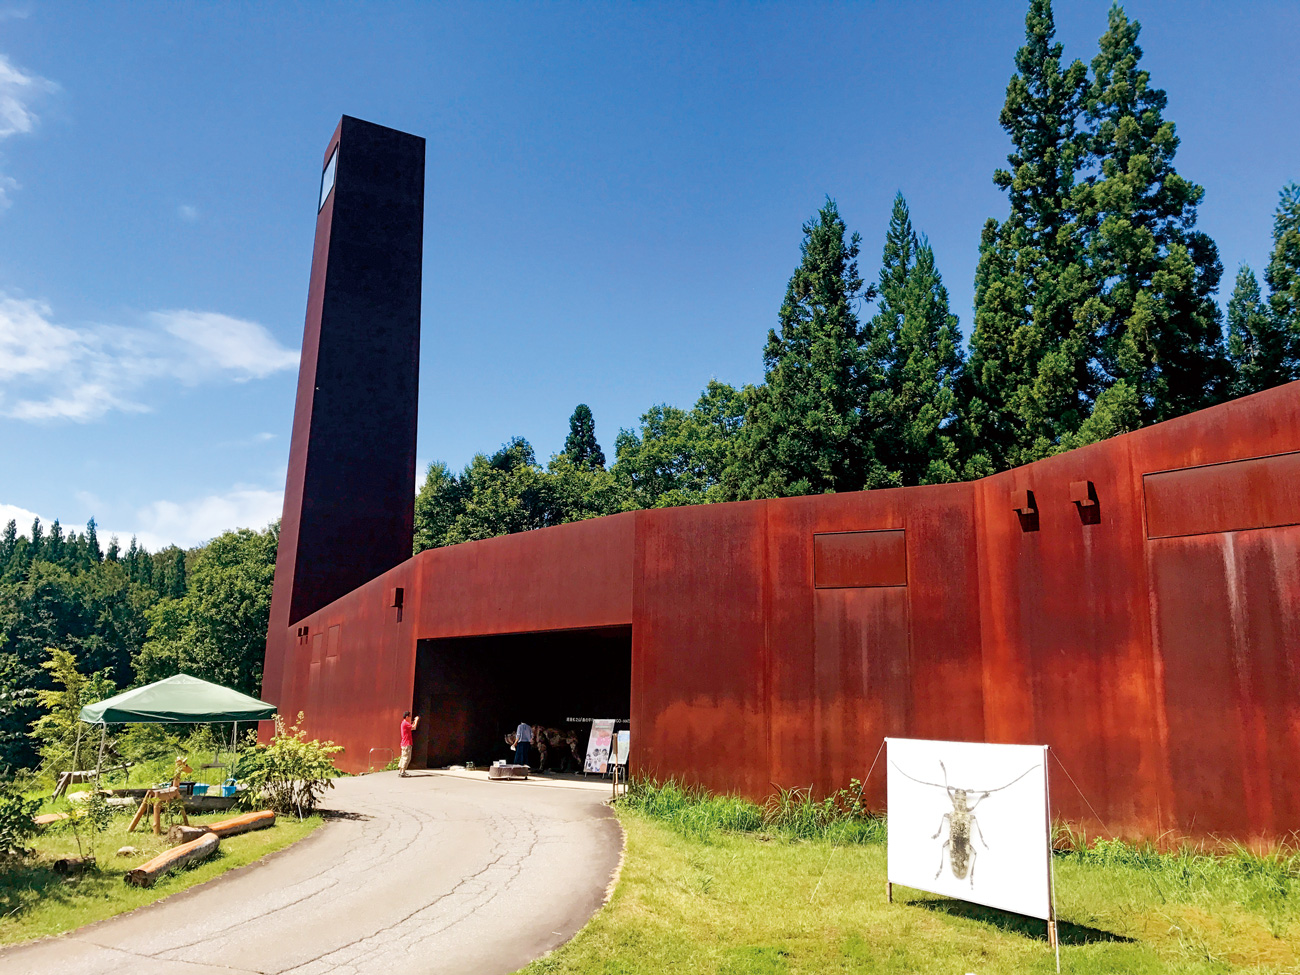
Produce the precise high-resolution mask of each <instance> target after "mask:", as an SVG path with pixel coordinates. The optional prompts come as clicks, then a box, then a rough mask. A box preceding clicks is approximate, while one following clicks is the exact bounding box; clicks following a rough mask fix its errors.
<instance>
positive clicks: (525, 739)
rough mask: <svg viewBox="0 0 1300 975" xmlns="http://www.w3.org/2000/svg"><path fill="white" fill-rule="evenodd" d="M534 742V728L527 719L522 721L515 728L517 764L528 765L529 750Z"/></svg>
mask: <svg viewBox="0 0 1300 975" xmlns="http://www.w3.org/2000/svg"><path fill="white" fill-rule="evenodd" d="M532 742H533V728H532V725H530V724H529V723H528V722H527V721H520V722H519V727H518V728H516V729H515V764H516V765H527V764H528V752H529V749H530V748H531V746H532Z"/></svg>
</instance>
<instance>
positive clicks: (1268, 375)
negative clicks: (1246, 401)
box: [1228, 265, 1291, 396]
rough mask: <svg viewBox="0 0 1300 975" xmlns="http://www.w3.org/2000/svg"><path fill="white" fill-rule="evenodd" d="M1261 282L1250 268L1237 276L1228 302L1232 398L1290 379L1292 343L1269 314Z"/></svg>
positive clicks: (1243, 269) (1244, 268)
mask: <svg viewBox="0 0 1300 975" xmlns="http://www.w3.org/2000/svg"><path fill="white" fill-rule="evenodd" d="M1269 312H1270V309H1269V306H1268V303H1267V302H1266V301H1264V299H1263V297H1262V296H1261V295H1260V292H1259V281H1258V280H1257V279H1256V277H1255V272H1253V271H1252V270H1251V269H1250V268H1249V267H1247V266H1245V265H1242V268H1241V270H1240V271H1238V272H1237V284H1236V287H1234V288H1233V289H1232V298H1231V300H1229V302H1228V360H1229V362H1230V364H1231V366H1232V379H1231V387H1230V391H1231V394H1232V395H1233V396H1245V395H1246V394H1248V393H1258V392H1259V391H1260V390H1263V389H1268V388H1270V387H1272V386H1276V385H1278V384H1279V383H1284V382H1286V381H1287V380H1289V379H1290V378H1291V362H1290V359H1291V347H1290V346H1291V343H1290V341H1289V336H1288V335H1287V332H1286V330H1285V328H1284V327H1279V323H1278V322H1277V320H1276V319H1274V317H1273V316H1272V315H1271V314H1270V313H1269Z"/></svg>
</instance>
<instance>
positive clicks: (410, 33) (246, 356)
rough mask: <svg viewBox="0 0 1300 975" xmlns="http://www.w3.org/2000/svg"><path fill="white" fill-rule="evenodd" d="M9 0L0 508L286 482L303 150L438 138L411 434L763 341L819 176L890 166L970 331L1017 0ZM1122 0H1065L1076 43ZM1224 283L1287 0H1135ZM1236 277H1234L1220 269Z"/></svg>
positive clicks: (496, 416) (1243, 253) (59, 511)
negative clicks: (401, 136)
mask: <svg viewBox="0 0 1300 975" xmlns="http://www.w3.org/2000/svg"><path fill="white" fill-rule="evenodd" d="M5 2H6V0H0V58H2V59H3V60H0V519H3V520H7V519H8V518H9V517H13V516H17V517H19V519H20V522H24V524H23V527H26V524H25V522H30V518H31V514H32V513H37V514H39V515H41V517H42V518H43V519H50V518H54V517H58V518H60V519H61V520H62V521H63V523H64V524H65V525H77V524H81V523H84V521H85V520H86V519H87V518H89V517H91V516H92V515H93V516H94V517H95V518H96V519H97V521H98V523H99V525H100V526H101V537H104V538H105V539H106V538H107V533H109V532H116V533H118V534H120V535H122V536H123V542H125V539H126V537H127V536H129V535H130V534H131V533H133V532H135V533H139V535H140V537H141V538H142V540H144V541H145V542H146V543H148V544H149V545H150V546H151V547H156V546H158V545H161V544H164V543H166V542H172V541H174V542H178V543H180V544H183V545H190V544H194V543H196V542H199V541H201V540H203V539H205V538H208V537H211V536H212V535H213V534H216V533H217V532H219V531H220V530H222V529H223V528H228V527H236V526H244V525H248V526H254V527H256V526H260V525H262V524H265V523H266V522H267V521H268V520H269V519H271V518H273V517H276V516H278V514H279V510H280V496H281V493H282V491H283V487H284V469H285V461H286V457H287V451H288V434H289V429H290V425H291V422H292V408H293V392H294V387H295V383H296V375H297V373H296V369H297V366H296V362H297V350H298V346H299V344H300V342H301V337H302V321H303V313H304V308H305V302H306V289H307V277H308V271H309V266H310V260H311V243H312V234H313V232H314V227H315V202H316V193H317V189H318V180H319V169H320V159H321V153H322V152H323V149H324V146H325V143H326V141H327V140H328V138H329V136H330V134H331V132H332V131H333V129H334V126H335V124H336V123H337V121H338V117H339V115H340V114H343V113H347V114H351V115H356V116H359V117H362V118H366V119H370V120H372V121H376V122H380V123H382V124H385V125H390V126H393V127H395V128H401V129H405V130H407V131H410V132H415V133H417V134H420V135H423V136H425V137H426V138H427V139H428V173H427V179H428V184H427V190H426V222H425V227H426V229H425V262H424V317H423V353H422V362H421V395H420V435H419V447H418V455H419V458H420V464H421V470H423V466H424V465H425V464H426V463H427V462H428V461H429V460H432V459H442V460H446V461H447V462H449V463H450V464H452V465H453V467H459V466H461V465H463V464H464V463H465V462H466V461H468V459H469V458H470V457H471V456H472V455H473V454H474V453H475V452H476V451H480V450H492V449H494V448H495V447H496V446H498V445H499V444H501V443H502V442H503V441H505V440H506V439H507V438H509V437H510V436H512V435H516V434H519V435H522V436H525V437H527V438H528V439H529V440H531V441H532V443H533V444H534V446H535V447H536V448H537V452H538V455H539V457H541V458H543V459H545V458H546V457H548V456H549V455H550V454H551V453H553V452H554V451H556V450H558V449H559V448H560V446H561V444H562V441H563V438H564V435H565V433H566V432H567V420H568V416H569V414H570V413H571V412H572V409H573V407H574V406H575V405H576V404H577V403H579V402H586V403H588V404H590V405H591V407H592V410H593V411H594V413H595V417H596V424H597V433H598V436H599V437H600V439H601V442H602V443H603V445H604V446H605V448H606V452H607V453H608V454H611V455H612V446H613V440H614V435H615V434H616V433H617V431H618V428H619V427H621V426H632V425H634V424H635V423H636V420H637V417H638V416H639V415H640V414H641V413H642V412H643V411H644V410H645V409H646V408H647V407H649V406H651V405H652V404H654V403H658V402H668V403H673V404H678V405H683V406H685V405H689V404H690V403H691V402H693V400H694V398H695V397H696V396H697V395H698V393H699V390H700V389H701V388H702V387H703V386H704V384H705V383H706V382H707V381H708V380H709V378H710V377H717V378H718V379H721V380H724V381H727V382H731V383H735V384H740V383H744V382H753V381H757V380H759V379H761V377H762V363H761V349H762V343H763V339H764V336H765V335H766V332H767V329H768V328H770V327H771V326H772V325H773V324H774V322H775V318H776V311H777V308H778V306H779V304H780V299H781V295H782V293H783V291H784V289H785V284H786V281H787V279H788V277H789V275H790V272H791V270H792V269H793V268H794V266H795V264H796V262H797V260H798V246H799V241H800V229H799V228H800V225H801V224H802V222H803V221H804V220H806V219H807V218H808V217H809V216H810V215H811V214H812V213H813V212H814V211H815V210H816V209H817V207H818V206H819V205H820V203H821V201H822V200H823V198H824V197H825V196H826V195H827V194H829V195H831V196H832V197H834V198H835V199H836V200H837V201H838V202H839V204H840V209H841V212H842V213H843V214H844V216H845V218H846V220H847V222H848V223H849V226H850V227H851V228H853V229H855V230H858V231H859V232H861V234H862V236H863V261H862V264H863V273H864V275H865V276H866V277H868V278H871V277H873V276H874V274H875V271H876V267H877V265H878V262H879V254H880V247H881V243H882V239H883V234H884V230H885V226H886V223H887V221H888V217H889V208H890V202H891V200H892V198H893V195H894V193H895V192H896V191H898V190H902V192H903V193H904V194H905V195H906V197H907V199H908V201H909V203H910V204H911V207H912V214H913V219H914V221H915V223H916V224H917V226H918V228H919V229H921V230H922V231H924V232H926V233H927V234H928V235H929V237H930V240H931V242H932V243H933V244H934V247H935V252H936V255H937V257H938V261H939V266H940V270H941V271H942V273H943V275H944V279H945V283H946V284H947V286H948V289H949V291H950V293H951V295H952V299H953V309H954V311H956V312H957V313H958V314H959V316H960V317H961V321H962V328H963V331H968V330H969V326H970V321H971V310H970V306H971V295H972V278H973V274H974V268H975V258H976V249H977V244H978V237H979V230H980V227H981V225H982V224H983V222H984V220H985V219H986V218H987V217H989V216H998V217H1000V216H1002V215H1003V214H1004V213H1005V210H1006V203H1005V199H1004V198H1003V197H1002V195H1001V194H1000V193H999V192H998V191H997V190H996V188H995V187H994V186H993V185H992V182H991V180H990V176H991V173H992V171H993V169H994V168H995V167H996V166H998V165H1000V164H1002V162H1003V160H1004V158H1005V155H1006V153H1007V150H1008V144H1007V140H1006V137H1005V135H1004V133H1003V132H1002V130H1001V129H1000V128H999V127H998V124H997V114H998V110H999V108H1000V107H1001V104H1002V101H1003V96H1004V92H1005V87H1006V82H1007V79H1008V77H1009V76H1010V74H1011V72H1012V70H1013V66H1012V56H1013V54H1014V52H1015V49H1016V47H1017V46H1018V45H1019V43H1020V41H1021V38H1022V36H1023V17H1024V6H1025V4H1024V3H1023V2H1014V3H989V4H970V3H950V4H941V3H877V4H836V5H803V4H798V5H796V4H774V3H770V4H754V5H745V4H679V5H671V6H667V5H664V6H659V5H650V4H643V5H628V4H605V5H598V4H555V3H552V4H470V3H465V4H457V5H430V4H419V5H401V4H374V5H370V6H362V5H354V4H334V5H328V4H307V3H295V4H225V5H220V6H218V5H199V4H185V5H182V4H161V3H160V4H142V3H131V4H113V3H97V4H59V3H42V2H30V3H27V2H18V3H16V4H11V5H9V6H5V5H4V4H5ZM1107 6H1108V4H1107V3H1106V2H1076V3H1064V2H1063V3H1058V5H1057V21H1058V27H1059V36H1060V39H1061V40H1062V41H1063V42H1064V43H1065V45H1066V54H1067V56H1069V57H1080V58H1083V59H1084V60H1085V61H1086V60H1090V59H1091V57H1092V56H1093V54H1094V53H1095V50H1096V39H1097V37H1098V36H1100V34H1101V33H1102V32H1103V30H1104V29H1105V21H1106V9H1107ZM1126 9H1127V10H1128V11H1129V13H1130V15H1131V16H1133V17H1135V18H1136V19H1138V20H1140V21H1141V22H1142V24H1143V28H1144V30H1143V34H1142V44H1143V47H1144V49H1145V52H1146V58H1145V61H1144V64H1145V66H1146V67H1147V68H1148V69H1149V70H1150V71H1151V72H1152V78H1153V81H1154V83H1155V84H1157V85H1159V86H1161V87H1163V88H1165V89H1166V90H1168V92H1169V109H1168V113H1167V114H1168V117H1170V118H1172V119H1173V120H1174V121H1176V122H1177V124H1178V132H1179V135H1180V136H1181V138H1182V148H1181V150H1180V152H1179V155H1178V166H1179V169H1180V171H1181V172H1182V173H1183V174H1184V175H1186V176H1188V177H1189V178H1191V179H1194V180H1196V181H1198V182H1200V183H1202V184H1203V185H1204V186H1205V187H1206V199H1205V203H1204V204H1203V205H1202V208H1201V220H1200V224H1201V226H1202V227H1203V228H1204V229H1205V230H1206V231H1208V232H1209V233H1210V234H1211V235H1212V236H1213V237H1214V238H1215V239H1216V241H1217V242H1218V244H1219V247H1220V249H1221V253H1222V257H1223V262H1224V265H1225V280H1226V281H1227V283H1228V287H1230V286H1231V280H1232V278H1233V276H1234V275H1235V272H1236V268H1237V266H1238V265H1239V264H1240V263H1242V262H1249V263H1251V264H1252V265H1254V266H1255V267H1256V268H1257V269H1258V268H1260V267H1261V265H1262V264H1263V262H1264V261H1265V260H1266V256H1267V251H1268V245H1269V230H1270V226H1271V214H1272V211H1273V208H1274V206H1275V203H1276V199H1277V192H1278V190H1279V189H1280V188H1281V186H1282V185H1283V184H1284V183H1286V182H1287V181H1289V180H1296V179H1300V124H1298V123H1300V118H1298V117H1297V115H1298V114H1300V113H1298V112H1297V104H1298V103H1297V100H1296V92H1297V91H1300V56H1298V55H1300V5H1297V4H1294V3H1275V4H1250V3H1242V4H1220V3H1189V2H1179V3H1172V2H1168V3H1165V2H1162V3H1157V2H1145V0H1142V2H1133V3H1131V4H1128V5H1127V7H1126ZM1223 300H1224V301H1226V294H1225V295H1224V296H1223Z"/></svg>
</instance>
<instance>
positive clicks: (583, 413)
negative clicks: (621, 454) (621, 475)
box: [564, 403, 605, 470]
mask: <svg viewBox="0 0 1300 975" xmlns="http://www.w3.org/2000/svg"><path fill="white" fill-rule="evenodd" d="M564 455H565V456H566V457H568V458H569V463H570V464H572V465H573V466H574V467H577V468H579V469H588V470H594V469H595V468H597V467H604V466H605V452H604V451H603V450H601V449H600V444H599V443H597V442H596V420H595V419H594V418H593V417H592V415H591V407H590V406H588V405H587V404H586V403H579V404H578V406H577V408H576V409H574V411H573V416H571V417H569V435H568V436H567V437H565V438H564Z"/></svg>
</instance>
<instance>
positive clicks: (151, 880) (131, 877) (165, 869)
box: [122, 833, 221, 887]
mask: <svg viewBox="0 0 1300 975" xmlns="http://www.w3.org/2000/svg"><path fill="white" fill-rule="evenodd" d="M220 843H221V840H220V839H219V838H218V837H217V834H215V833H204V834H203V835H202V836H200V837H199V838H198V839H196V840H190V842H188V843H182V844H181V845H180V846H178V847H176V848H175V849H172V850H168V851H167V852H166V853H162V854H159V855H158V856H156V857H154V858H153V859H152V860H150V861H149V862H148V863H143V864H141V865H140V866H138V867H136V868H135V869H134V870H128V871H127V872H126V873H125V874H124V875H123V876H122V879H123V880H124V881H126V882H127V883H128V884H132V885H134V886H136V887H152V886H153V885H154V884H155V883H157V882H158V878H159V877H164V876H166V875H167V874H169V873H171V872H172V871H173V870H175V869H177V868H178V867H183V866H186V865H187V864H191V863H198V862H199V861H200V860H206V859H207V858H208V857H210V856H212V854H214V853H216V852H217V846H218V845H219V844H220Z"/></svg>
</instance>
